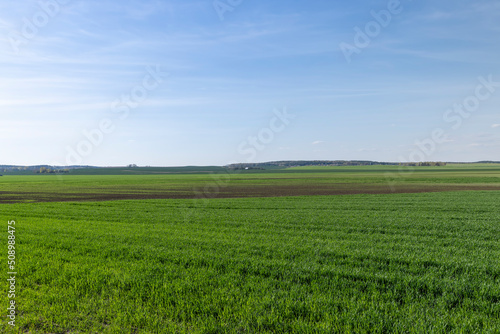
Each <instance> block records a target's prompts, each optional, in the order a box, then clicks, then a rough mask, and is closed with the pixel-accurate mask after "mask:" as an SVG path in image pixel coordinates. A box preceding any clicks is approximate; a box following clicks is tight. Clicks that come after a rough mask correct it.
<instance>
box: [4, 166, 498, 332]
mask: <svg viewBox="0 0 500 334" xmlns="http://www.w3.org/2000/svg"><path fill="white" fill-rule="evenodd" d="M387 173H391V174H387ZM204 189H205V190H207V191H205V192H203V191H204ZM307 189H312V191H311V194H310V195H308V196H304V192H306V191H309V190H307ZM352 189H354V190H355V191H354V192H355V193H351V192H349V191H350V190H352ZM458 190H460V191H458ZM200 191H201V195H200ZM363 192H365V193H363ZM324 193H328V194H329V193H332V194H331V195H323V194H324ZM336 194H337V195H338V194H341V195H345V196H337V195H336ZM499 212H500V168H499V167H498V166H489V165H486V166H469V165H468V166H455V167H449V166H447V167H444V168H442V167H440V168H431V167H429V168H427V167H421V168H417V169H415V170H414V171H412V172H411V173H408V172H406V173H398V168H397V167H391V166H389V167H388V166H383V168H382V167H379V166H373V167H358V168H355V167H354V168H351V167H346V168H300V169H288V170H282V171H266V172H260V173H255V172H248V173H246V172H242V173H237V174H233V175H227V174H225V173H223V174H220V175H218V174H161V175H64V176H51V175H39V176H4V177H2V178H1V179H0V221H2V222H3V224H4V228H3V231H4V238H3V240H4V246H3V249H4V252H3V253H2V263H4V265H3V266H2V268H4V270H3V272H4V274H3V275H4V276H3V277H4V278H5V279H7V278H8V277H7V272H8V271H9V270H8V268H7V261H8V260H7V236H8V234H7V223H8V221H11V220H15V221H16V225H15V226H16V230H15V237H16V239H15V240H16V245H15V246H16V270H17V276H16V299H15V300H16V303H17V306H18V308H17V313H16V315H17V317H16V327H15V328H11V326H10V325H8V323H7V318H6V317H5V315H6V314H7V306H8V303H9V299H8V298H7V294H8V291H7V290H8V285H7V284H2V291H0V305H2V309H3V310H4V311H2V312H4V315H2V322H1V324H0V326H1V327H0V332H2V333H498V332H499V328H500V261H499V258H500V241H499V238H498V236H499V235H500V215H499ZM4 282H6V281H5V280H4Z"/></svg>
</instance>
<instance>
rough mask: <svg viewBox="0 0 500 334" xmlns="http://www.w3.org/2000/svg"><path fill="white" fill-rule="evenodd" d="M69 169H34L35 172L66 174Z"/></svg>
mask: <svg viewBox="0 0 500 334" xmlns="http://www.w3.org/2000/svg"><path fill="white" fill-rule="evenodd" d="M67 173H69V169H53V168H48V167H40V169H37V170H35V174H67Z"/></svg>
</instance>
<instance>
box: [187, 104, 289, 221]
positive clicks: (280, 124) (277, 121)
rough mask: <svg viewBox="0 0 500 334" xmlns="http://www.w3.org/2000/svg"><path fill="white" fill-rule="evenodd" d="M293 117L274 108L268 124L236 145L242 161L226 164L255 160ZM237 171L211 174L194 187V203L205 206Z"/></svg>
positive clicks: (188, 213) (189, 212) (190, 213)
mask: <svg viewBox="0 0 500 334" xmlns="http://www.w3.org/2000/svg"><path fill="white" fill-rule="evenodd" d="M295 118H296V115H294V114H291V113H289V112H288V111H287V109H286V108H283V109H282V110H274V111H273V116H272V117H271V119H270V120H269V123H268V126H266V127H263V128H262V129H261V130H260V131H258V132H257V133H255V134H253V135H250V136H248V137H247V138H246V139H245V140H243V141H242V142H241V143H240V144H239V145H238V147H237V152H238V154H239V155H240V156H241V157H242V161H235V162H231V163H229V164H228V165H231V164H238V163H252V162H256V158H257V156H258V154H259V152H262V151H264V150H265V149H266V147H268V146H269V145H270V144H271V143H272V142H273V141H274V140H275V138H276V136H277V135H278V134H280V133H281V132H283V131H285V129H286V128H287V127H288V126H289V125H290V124H291V123H292V121H293V120H294V119H295ZM239 173H241V170H235V171H233V172H230V170H229V169H226V171H224V172H223V173H217V174H215V173H214V174H211V175H210V177H211V179H212V181H211V182H208V183H207V184H206V185H205V186H204V187H203V188H202V189H200V188H195V189H194V190H193V192H194V194H195V201H196V203H200V204H201V205H202V206H204V207H206V206H207V205H208V200H209V199H210V198H215V197H217V196H218V195H219V194H220V192H221V191H222V189H224V188H226V187H227V186H228V184H229V182H230V181H231V177H232V175H234V174H239ZM191 215H192V210H188V211H187V212H185V214H184V220H185V221H187V220H188V219H189V217H190V216H191Z"/></svg>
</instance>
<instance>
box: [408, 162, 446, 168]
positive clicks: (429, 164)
mask: <svg viewBox="0 0 500 334" xmlns="http://www.w3.org/2000/svg"><path fill="white" fill-rule="evenodd" d="M400 166H424V167H438V166H446V162H441V161H426V162H407V163H403V164H400Z"/></svg>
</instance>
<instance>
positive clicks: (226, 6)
mask: <svg viewBox="0 0 500 334" xmlns="http://www.w3.org/2000/svg"><path fill="white" fill-rule="evenodd" d="M242 3H243V0H214V1H213V2H212V5H213V6H214V9H215V11H216V12H217V15H218V16H219V19H220V20H221V21H224V19H225V15H226V13H227V12H233V11H234V10H235V9H236V8H237V7H239V6H240V5H241V4H242Z"/></svg>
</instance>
